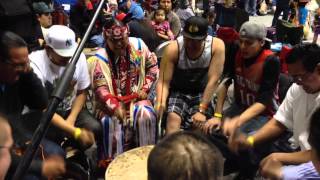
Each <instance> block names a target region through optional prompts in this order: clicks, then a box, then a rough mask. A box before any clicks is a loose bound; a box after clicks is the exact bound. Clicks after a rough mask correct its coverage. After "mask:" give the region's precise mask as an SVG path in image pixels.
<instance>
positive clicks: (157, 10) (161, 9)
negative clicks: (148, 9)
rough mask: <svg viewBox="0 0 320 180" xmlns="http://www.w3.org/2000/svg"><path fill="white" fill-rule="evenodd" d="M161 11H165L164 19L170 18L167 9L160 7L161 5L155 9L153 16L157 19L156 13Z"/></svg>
mask: <svg viewBox="0 0 320 180" xmlns="http://www.w3.org/2000/svg"><path fill="white" fill-rule="evenodd" d="M160 11H163V12H164V17H165V18H164V19H165V20H168V18H167V15H166V11H165V10H164V9H163V8H160V7H159V8H158V9H156V10H155V11H154V15H153V18H154V19H155V18H156V14H157V13H159V12H160Z"/></svg>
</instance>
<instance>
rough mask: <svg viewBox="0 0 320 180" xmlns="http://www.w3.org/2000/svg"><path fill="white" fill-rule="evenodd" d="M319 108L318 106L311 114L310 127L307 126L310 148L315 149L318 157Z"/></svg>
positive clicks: (319, 151) (319, 145)
mask: <svg viewBox="0 0 320 180" xmlns="http://www.w3.org/2000/svg"><path fill="white" fill-rule="evenodd" d="M319 137H320V108H319V107H318V108H317V110H316V111H314V113H313V114H312V116H311V119H310V127H309V138H308V141H309V143H310V145H311V146H312V148H313V149H314V150H315V152H316V154H317V156H318V158H320V141H319Z"/></svg>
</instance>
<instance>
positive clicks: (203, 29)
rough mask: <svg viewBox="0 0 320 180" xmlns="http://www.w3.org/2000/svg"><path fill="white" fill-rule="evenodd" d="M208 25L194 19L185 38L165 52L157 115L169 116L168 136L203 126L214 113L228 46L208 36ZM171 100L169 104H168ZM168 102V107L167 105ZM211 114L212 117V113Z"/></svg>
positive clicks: (173, 43) (189, 22)
mask: <svg viewBox="0 0 320 180" xmlns="http://www.w3.org/2000/svg"><path fill="white" fill-rule="evenodd" d="M207 31H208V22H207V20H206V19H204V18H202V17H198V16H193V17H190V18H189V19H188V20H187V21H186V23H185V27H184V30H183V32H182V34H183V37H179V38H178V39H177V40H176V41H172V42H171V43H170V44H169V45H168V47H167V48H166V49H165V51H164V54H163V57H162V61H161V65H160V78H159V80H158V84H157V89H156V92H157V97H156V111H157V113H158V116H161V115H162V113H163V112H164V111H165V110H166V111H167V113H168V117H167V125H166V134H171V133H174V132H176V131H179V130H180V128H181V127H180V126H181V125H182V128H183V129H190V127H191V125H192V124H194V125H200V124H201V125H202V124H203V123H199V122H205V121H206V119H207V118H208V117H211V115H212V114H211V113H212V110H213V107H212V102H211V100H212V95H213V93H214V90H215V89H216V87H217V84H218V80H219V78H220V75H221V73H222V71H223V65H224V58H225V57H224V54H225V52H224V43H223V42H222V40H220V39H218V38H213V37H212V36H208V35H207ZM167 99H168V101H167ZM167 102H168V104H167ZM210 112H211V113H210Z"/></svg>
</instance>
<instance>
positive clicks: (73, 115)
mask: <svg viewBox="0 0 320 180" xmlns="http://www.w3.org/2000/svg"><path fill="white" fill-rule="evenodd" d="M86 97H87V90H86V89H84V90H78V91H77V96H76V99H75V100H74V102H73V103H72V108H71V112H70V114H69V116H68V118H67V122H68V123H70V124H71V125H74V123H75V122H76V119H77V117H78V114H79V113H80V111H81V109H82V108H83V105H84V104H85V102H86Z"/></svg>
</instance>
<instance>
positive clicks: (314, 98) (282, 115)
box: [273, 83, 320, 150]
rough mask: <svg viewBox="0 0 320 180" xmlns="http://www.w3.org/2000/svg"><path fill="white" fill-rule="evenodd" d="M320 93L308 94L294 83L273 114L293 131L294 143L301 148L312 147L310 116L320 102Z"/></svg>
mask: <svg viewBox="0 0 320 180" xmlns="http://www.w3.org/2000/svg"><path fill="white" fill-rule="evenodd" d="M319 94H320V93H319V92H318V93H315V94H308V93H306V92H305V91H304V90H303V88H302V87H301V86H299V85H297V84H295V83H294V84H293V85H292V86H291V87H290V88H289V90H288V92H287V95H286V98H285V99H284V101H283V102H282V104H281V105H280V107H279V109H278V111H277V113H276V114H275V115H274V116H273V117H274V118H275V119H276V120H277V121H279V122H280V123H281V124H283V125H284V126H286V127H287V128H288V130H291V131H292V132H293V139H294V143H296V145H297V146H300V148H301V150H309V149H311V147H310V144H309V143H308V137H309V124H310V117H311V115H312V113H313V112H314V111H315V109H316V108H317V107H318V106H319V104H320V95H319Z"/></svg>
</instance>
